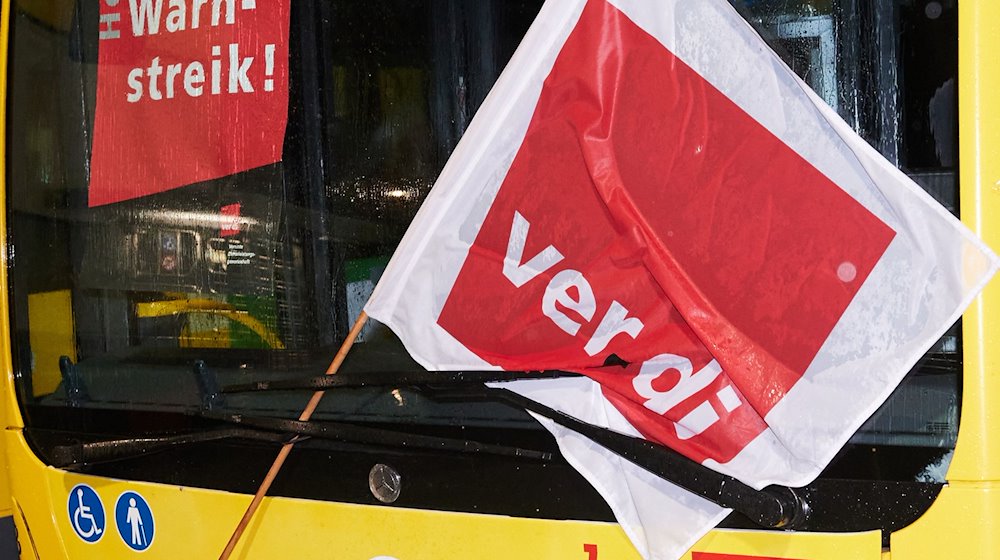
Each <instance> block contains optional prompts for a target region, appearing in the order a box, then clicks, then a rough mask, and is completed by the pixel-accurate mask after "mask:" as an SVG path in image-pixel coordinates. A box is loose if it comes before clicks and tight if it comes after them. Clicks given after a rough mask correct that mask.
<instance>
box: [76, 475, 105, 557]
mask: <svg viewBox="0 0 1000 560" xmlns="http://www.w3.org/2000/svg"><path fill="white" fill-rule="evenodd" d="M67 502H68V503H67V505H68V506H69V524H70V525H72V526H73V531H75V532H76V536H78V537H80V538H81V539H83V540H84V541H85V542H89V543H95V542H97V541H99V540H101V537H103V536H104V504H102V503H101V497H100V496H98V495H97V492H94V489H93V488H91V487H90V486H87V485H86V484H77V485H76V486H74V487H73V489H72V490H70V491H69V499H68V500H67Z"/></svg>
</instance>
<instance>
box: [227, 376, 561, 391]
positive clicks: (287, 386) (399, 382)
mask: <svg viewBox="0 0 1000 560" xmlns="http://www.w3.org/2000/svg"><path fill="white" fill-rule="evenodd" d="M560 377H580V374H577V373H569V372H565V371H556V370H547V371H518V372H511V371H500V370H494V371H371V372H354V373H347V372H344V373H339V374H337V375H320V376H315V377H303V378H296V379H269V380H264V381H255V382H252V383H240V384H235V385H227V386H225V387H223V388H222V389H221V390H219V392H220V393H229V394H232V393H251V392H259V391H292V390H303V389H309V390H312V391H325V390H327V389H343V388H349V387H351V388H357V387H389V386H394V387H408V386H414V385H420V386H430V387H434V386H452V385H478V384H483V383H492V382H497V381H514V380H521V379H556V378H560Z"/></svg>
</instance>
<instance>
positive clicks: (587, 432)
mask: <svg viewBox="0 0 1000 560" xmlns="http://www.w3.org/2000/svg"><path fill="white" fill-rule="evenodd" d="M479 394H480V395H482V396H483V397H485V398H487V399H489V400H493V401H499V402H505V403H508V404H510V405H513V406H516V407H518V408H523V409H525V410H528V411H530V412H534V413H535V414H538V415H540V416H544V417H546V418H548V419H550V420H552V421H553V422H555V423H557V424H559V425H560V426H563V427H565V428H569V429H570V430H573V431H574V432H577V433H579V434H581V435H584V436H586V437H587V438H589V439H591V440H593V441H594V442H596V443H598V444H600V445H601V446H603V447H605V448H607V449H609V450H611V451H612V452H614V453H615V454H617V455H618V456H620V457H622V458H623V459H626V460H628V461H629V462H631V463H633V464H635V465H636V466H639V467H641V468H643V469H645V470H647V471H649V472H650V473H652V474H655V475H656V476H658V477H660V478H662V479H664V480H667V481H670V482H672V483H674V484H676V485H678V486H680V487H682V488H684V489H685V490H688V491H689V492H692V493H694V494H697V495H699V496H701V497H703V498H705V499H707V500H709V501H712V502H715V503H716V504H718V505H720V506H723V507H727V508H731V509H733V510H736V511H738V512H740V513H742V514H743V515H745V516H747V517H748V518H750V519H751V520H753V521H754V522H755V523H757V524H759V525H761V526H763V527H771V528H783V529H791V528H794V527H796V526H798V525H801V524H802V523H804V522H805V521H806V519H807V518H808V515H809V504H808V503H806V502H805V501H804V500H803V499H802V497H801V496H800V495H799V494H798V493H796V492H795V490H794V489H792V488H789V487H786V486H770V487H768V488H765V489H763V490H757V489H755V488H752V487H750V486H747V485H746V484H743V483H742V482H740V481H739V480H738V479H736V478H733V477H731V476H728V475H724V474H722V473H719V472H716V471H713V470H712V469H709V468H708V467H705V466H704V465H702V464H700V463H697V462H695V461H692V460H691V459H688V458H687V457H685V456H683V455H681V454H680V453H677V452H676V451H673V450H671V449H669V448H667V447H664V446H662V445H658V444H655V443H653V442H650V441H648V440H645V439H641V438H636V437H632V436H627V435H625V434H620V433H618V432H615V431H612V430H609V429H606V428H601V427H599V426H595V425H593V424H589V423H587V422H583V421H581V420H578V419H576V418H573V417H572V416H569V415H567V414H564V413H562V412H559V411H558V410H555V409H552V408H550V407H547V406H545V405H543V404H541V403H538V402H536V401H533V400H531V399H529V398H526V397H523V396H521V395H519V394H517V393H514V392H513V391H509V390H507V389H498V388H486V387H484V388H482V389H480V391H479ZM470 396H471V395H470V393H468V392H466V393H465V394H464V395H462V397H463V398H469V397H470Z"/></svg>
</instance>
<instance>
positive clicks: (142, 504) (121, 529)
mask: <svg viewBox="0 0 1000 560" xmlns="http://www.w3.org/2000/svg"><path fill="white" fill-rule="evenodd" d="M115 524H116V525H117V526H118V534H119V535H121V537H122V540H123V541H125V544H126V545H128V547H129V548H131V549H132V550H136V551H138V552H142V551H143V550H146V549H147V548H149V545H151V544H153V534H154V533H155V531H156V526H155V525H154V523H153V510H151V509H149V504H147V503H146V499H145V498H143V497H142V496H140V495H139V494H137V493H135V492H125V493H123V494H122V495H121V496H118V502H117V503H116V504H115Z"/></svg>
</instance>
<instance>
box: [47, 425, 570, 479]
mask: <svg viewBox="0 0 1000 560" xmlns="http://www.w3.org/2000/svg"><path fill="white" fill-rule="evenodd" d="M199 416H200V417H202V418H207V419H212V420H219V421H222V422H226V423H229V424H236V425H238V426H237V427H230V428H222V429H215V430H207V431H203V432H194V433H189V434H181V435H174V436H163V437H144V438H125V439H113V440H105V441H96V442H88V443H78V444H72V445H57V446H55V447H53V448H52V451H51V452H50V453H49V455H48V458H49V460H50V462H51V463H52V466H54V467H58V468H73V467H79V466H82V465H85V464H92V463H102V462H110V461H119V460H124V459H131V458H134V457H138V456H142V455H148V454H150V453H156V452H160V451H165V450H167V449H171V448H175V447H177V446H179V445H190V444H194V443H204V442H209V441H218V440H224V439H247V440H253V441H262V442H268V443H279V444H284V443H290V442H293V441H299V440H301V439H309V438H315V439H321V440H330V441H339V442H347V443H357V444H365V445H375V446H380V447H387V448H393V449H398V448H403V449H420V450H430V451H445V452H454V453H475V454H487V455H498V456H503V457H516V458H522V459H533V460H539V461H551V460H552V453H549V452H546V451H537V450H533V449H522V448H520V447H513V446H506V445H498V444H490V443H480V442H476V441H470V440H463V439H454V438H445V437H433V436H424V435H419V434H410V433H405V432H397V431H393V430H386V429H381V428H369V427H365V426H358V425H355V424H347V423H343V422H316V421H313V422H301V421H298V420H286V419H283V418H269V417H254V416H245V415H242V414H217V413H211V412H205V413H202V414H200V415H199Z"/></svg>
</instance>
